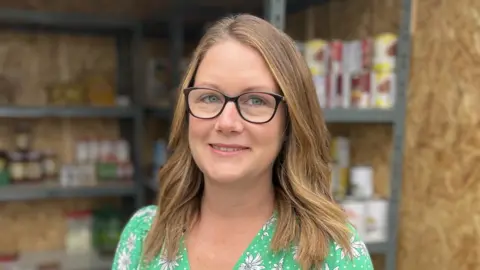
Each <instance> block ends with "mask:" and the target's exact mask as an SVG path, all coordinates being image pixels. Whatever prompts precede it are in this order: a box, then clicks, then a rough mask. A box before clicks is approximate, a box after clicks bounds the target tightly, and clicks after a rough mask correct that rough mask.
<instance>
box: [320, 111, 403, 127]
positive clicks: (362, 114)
mask: <svg viewBox="0 0 480 270" xmlns="http://www.w3.org/2000/svg"><path fill="white" fill-rule="evenodd" d="M394 113H395V111H394V110H393V109H323V115H324V117H325V121H326V122H327V123H388V124H392V123H393V122H394Z"/></svg>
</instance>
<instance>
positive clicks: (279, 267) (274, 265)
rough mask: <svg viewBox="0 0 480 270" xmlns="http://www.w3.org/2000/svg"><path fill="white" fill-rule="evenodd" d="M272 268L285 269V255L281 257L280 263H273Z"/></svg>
mask: <svg viewBox="0 0 480 270" xmlns="http://www.w3.org/2000/svg"><path fill="white" fill-rule="evenodd" d="M272 270H283V257H282V258H281V259H280V261H279V262H278V263H274V264H273V268H272Z"/></svg>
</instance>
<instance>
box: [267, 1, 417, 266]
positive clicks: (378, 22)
mask: <svg viewBox="0 0 480 270" xmlns="http://www.w3.org/2000/svg"><path fill="white" fill-rule="evenodd" d="M280 2H281V3H278V2H277V1H272V4H273V5H277V7H276V8H277V9H278V8H279V7H278V6H279V5H280V6H281V5H284V4H285V1H280ZM286 2H288V1H286ZM411 8H412V7H411V0H395V1H393V2H392V1H390V2H389V3H388V4H387V3H386V2H385V1H377V2H375V1H374V2H362V1H328V3H327V4H326V5H321V6H316V7H315V8H311V9H309V10H307V11H306V12H305V13H304V14H301V15H302V16H290V17H288V18H289V19H291V20H292V21H293V22H292V21H290V22H288V23H287V26H288V27H286V28H287V29H288V30H289V31H290V32H291V33H290V32H287V33H288V34H291V36H293V37H294V38H295V39H296V40H298V42H297V48H298V49H299V51H300V53H302V55H303V56H304V57H305V60H306V62H307V64H308V66H309V68H310V70H311V72H312V75H313V81H314V84H315V86H316V89H317V95H318V99H319V102H320V104H321V106H322V108H323V111H324V115H325V119H326V121H327V122H328V124H329V130H330V132H331V133H332V135H333V137H334V138H333V142H332V151H333V153H332V157H333V164H332V173H333V174H332V181H333V192H334V194H335V196H336V199H337V200H338V201H339V203H340V204H341V205H342V206H343V207H344V208H345V210H346V211H347V214H348V215H349V218H350V220H351V221H352V223H353V224H355V226H356V227H357V229H358V230H359V232H360V234H361V235H363V237H362V238H364V239H365V241H366V243H367V246H368V247H369V251H370V254H371V255H372V259H373V261H374V264H375V269H377V268H378V269H387V270H394V269H396V256H397V228H398V221H399V201H400V197H401V192H400V189H401V182H402V169H403V165H402V164H403V148H404V132H405V130H404V126H405V123H404V122H405V110H406V91H407V86H408V72H409V59H410V54H409V53H410V39H411V36H410V35H411V33H410V31H411V30H410V21H411V17H410V16H411ZM280 9H281V7H280ZM272 10H275V8H272ZM285 13H286V12H285V11H284V16H285ZM377 13H378V14H377ZM380 14H381V16H380ZM280 15H281V14H280ZM271 17H273V16H271ZM344 18H349V20H344ZM367 18H368V19H367ZM277 21H282V19H278V20H277ZM298 25H304V27H303V29H300V28H301V27H297V26H298ZM398 26H400V27H399V29H397V28H398ZM377 255H385V256H384V257H382V258H380V257H378V256H377Z"/></svg>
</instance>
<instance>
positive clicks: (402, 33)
mask: <svg viewBox="0 0 480 270" xmlns="http://www.w3.org/2000/svg"><path fill="white" fill-rule="evenodd" d="M265 2H266V5H267V8H266V14H265V15H266V18H270V21H271V22H272V23H273V24H274V25H275V26H277V27H278V28H280V29H283V28H284V25H285V15H286V13H287V12H288V8H286V7H288V4H287V3H286V2H289V1H286V0H265ZM324 2H325V1H324ZM411 5H412V4H411V0H402V10H401V11H402V19H401V24H400V29H399V41H398V53H397V66H396V70H395V72H396V75H397V87H396V89H397V97H396V101H395V107H394V108H393V109H391V110H376V109H372V110H355V109H330V110H329V109H327V110H324V115H325V120H326V121H327V122H328V123H384V124H391V125H392V128H393V134H394V135H393V136H394V137H393V147H394V149H393V154H392V163H391V166H392V173H391V178H390V182H391V184H390V186H391V194H390V199H389V209H388V239H387V241H386V242H385V243H372V244H368V243H367V248H368V250H369V251H370V253H371V254H383V255H385V256H386V269H387V270H394V269H396V257H397V230H398V221H399V205H400V198H401V196H400V194H401V187H402V176H403V172H402V171H403V148H404V146H403V143H404V132H405V115H406V102H407V101H406V93H407V90H408V80H409V66H410V42H411V28H410V27H411V26H410V22H411V8H412V6H411Z"/></svg>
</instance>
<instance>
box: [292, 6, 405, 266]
mask: <svg viewBox="0 0 480 270" xmlns="http://www.w3.org/2000/svg"><path fill="white" fill-rule="evenodd" d="M399 19H400V0H362V1H351V0H347V1H340V0H333V1H330V2H329V4H325V5H319V6H316V7H313V8H310V10H307V11H304V12H300V13H298V14H294V15H291V16H289V17H288V18H287V25H286V29H287V30H286V32H287V33H288V34H289V35H290V36H292V37H293V38H294V39H296V40H305V39H309V38H323V39H329V40H331V39H340V40H351V39H357V38H364V37H371V36H374V35H377V34H379V33H383V32H394V33H398V25H399ZM329 130H330V132H331V135H332V136H333V137H334V136H346V137H349V138H350V140H351V151H352V152H351V162H352V165H359V164H367V165H371V166H372V167H373V169H374V185H375V186H374V187H375V193H376V194H378V195H380V196H382V197H388V196H389V194H390V176H391V155H392V150H393V148H392V147H393V144H392V143H393V141H392V126H391V125H381V124H375V125H373V124H369V125H364V124H355V125H352V124H348V125H343V124H335V125H329ZM384 259H385V258H384V257H383V256H377V255H373V261H374V264H375V269H378V270H381V269H384V267H385V264H384Z"/></svg>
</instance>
